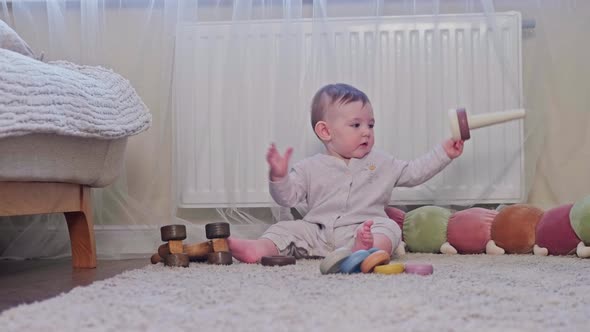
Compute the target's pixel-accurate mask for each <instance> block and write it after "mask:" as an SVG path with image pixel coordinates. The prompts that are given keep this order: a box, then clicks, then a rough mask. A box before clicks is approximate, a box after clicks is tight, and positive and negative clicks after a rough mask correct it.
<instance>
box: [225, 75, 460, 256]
mask: <svg viewBox="0 0 590 332" xmlns="http://www.w3.org/2000/svg"><path fill="white" fill-rule="evenodd" d="M311 125H312V127H313V129H314V131H315V134H316V135H317V137H318V138H319V139H320V140H321V141H322V143H323V144H324V146H325V148H326V150H325V153H320V154H317V155H315V156H312V157H309V158H306V159H304V160H302V161H300V162H298V163H297V164H295V165H294V166H293V168H292V170H291V171H290V172H289V159H290V158H291V154H292V153H293V149H292V148H288V149H287V151H286V152H285V154H284V155H281V154H280V153H279V151H278V150H277V149H276V147H275V145H274V144H272V145H271V146H270V148H269V149H268V153H267V155H266V160H267V162H268V164H269V166H270V174H269V180H270V183H269V186H270V194H271V196H272V197H273V199H274V200H275V201H276V202H277V203H278V204H279V205H281V206H285V207H294V206H296V205H298V204H299V203H301V202H304V203H305V204H307V208H308V212H307V213H306V214H305V216H304V217H303V220H289V221H280V222H278V223H276V224H273V225H271V226H270V227H269V228H268V229H267V230H266V232H265V233H264V234H262V236H261V237H260V238H259V239H257V240H246V239H238V238H233V237H230V238H229V239H228V241H229V246H230V249H231V251H232V254H233V256H234V257H235V258H236V259H237V260H239V261H241V262H245V263H256V262H259V261H260V258H261V257H262V256H272V255H279V254H280V255H289V256H295V257H296V258H304V257H312V256H313V257H317V256H326V255H327V254H328V253H330V252H331V251H333V250H334V249H336V248H339V247H348V248H351V249H352V251H357V250H361V249H370V248H372V247H377V248H379V249H382V250H385V251H386V252H388V253H393V251H394V250H395V249H396V248H397V246H398V245H399V243H400V241H401V230H400V228H399V226H398V225H397V224H396V223H395V222H393V221H392V220H390V219H389V218H387V215H386V214H385V210H384V209H385V207H386V206H387V204H388V202H389V199H390V196H391V192H392V190H393V188H394V187H413V186H416V185H419V184H421V183H423V182H425V181H427V180H428V179H430V178H432V177H433V176H434V175H436V174H437V173H439V172H440V171H441V170H442V169H443V168H444V167H446V166H447V165H448V164H449V163H450V162H451V160H452V159H454V158H457V157H458V156H460V155H461V153H462V152H463V141H453V140H451V139H448V140H446V141H444V142H443V143H442V144H441V145H438V146H436V147H435V148H434V149H433V150H432V151H430V152H429V153H427V154H425V155H424V156H422V157H420V158H417V159H415V160H412V161H404V160H399V159H395V158H394V157H392V156H390V155H388V154H386V153H384V152H381V151H377V150H373V144H374V143H375V136H374V130H373V127H374V125H375V119H374V116H373V108H372V106H371V102H370V101H369V98H368V97H367V96H366V95H365V93H363V92H362V91H360V90H358V89H356V88H354V87H352V86H350V85H347V84H330V85H326V86H324V87H323V88H321V89H320V90H319V91H318V92H317V93H316V94H315V96H314V97H313V101H312V105H311Z"/></svg>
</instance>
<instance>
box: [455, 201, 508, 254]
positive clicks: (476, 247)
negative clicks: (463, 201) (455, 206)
mask: <svg viewBox="0 0 590 332" xmlns="http://www.w3.org/2000/svg"><path fill="white" fill-rule="evenodd" d="M497 214H498V212H497V211H495V210H489V209H482V208H471V209H466V210H463V211H459V212H455V213H453V214H452V215H451V218H450V219H449V225H448V227H447V238H448V241H449V243H450V244H451V245H452V246H453V247H455V249H457V252H459V253H460V254H481V253H483V252H485V249H486V244H487V243H488V241H489V240H490V239H491V228H492V222H493V221H494V218H495V217H496V215H497Z"/></svg>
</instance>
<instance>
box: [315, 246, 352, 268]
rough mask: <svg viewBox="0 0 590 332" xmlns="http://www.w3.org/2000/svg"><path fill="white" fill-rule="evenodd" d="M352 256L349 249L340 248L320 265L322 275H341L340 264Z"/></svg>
mask: <svg viewBox="0 0 590 332" xmlns="http://www.w3.org/2000/svg"><path fill="white" fill-rule="evenodd" d="M351 254H352V251H350V249H348V248H338V249H336V250H334V251H332V252H331V253H329V254H328V256H326V257H325V258H324V259H323V260H322V262H321V263H320V272H321V273H322V274H330V273H339V272H340V264H342V262H343V261H344V260H345V259H346V258H348V256H350V255H351Z"/></svg>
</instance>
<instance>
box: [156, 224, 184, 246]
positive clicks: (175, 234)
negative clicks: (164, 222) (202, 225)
mask: <svg viewBox="0 0 590 332" xmlns="http://www.w3.org/2000/svg"><path fill="white" fill-rule="evenodd" d="M160 235H161V236H162V241H164V242H167V241H171V240H184V239H186V227H185V226H184V225H168V226H163V227H162V228H160Z"/></svg>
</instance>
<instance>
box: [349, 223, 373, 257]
mask: <svg viewBox="0 0 590 332" xmlns="http://www.w3.org/2000/svg"><path fill="white" fill-rule="evenodd" d="M371 226H373V220H367V221H365V222H364V223H363V225H362V226H361V227H360V228H359V229H358V231H356V239H355V240H354V246H353V247H352V251H353V252H355V251H359V250H368V249H371V248H373V233H372V232H371Z"/></svg>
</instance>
